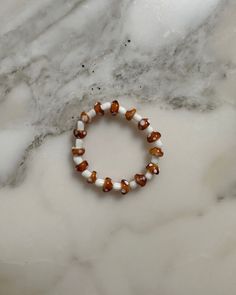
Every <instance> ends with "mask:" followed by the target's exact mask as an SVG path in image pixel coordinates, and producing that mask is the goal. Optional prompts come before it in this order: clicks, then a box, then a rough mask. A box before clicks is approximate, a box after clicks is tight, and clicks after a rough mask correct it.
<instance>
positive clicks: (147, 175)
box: [145, 172, 153, 180]
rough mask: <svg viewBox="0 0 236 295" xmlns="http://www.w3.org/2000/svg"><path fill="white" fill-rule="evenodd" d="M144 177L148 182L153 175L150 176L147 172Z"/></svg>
mask: <svg viewBox="0 0 236 295" xmlns="http://www.w3.org/2000/svg"><path fill="white" fill-rule="evenodd" d="M145 176H146V178H147V179H148V180H151V179H152V176H153V175H152V173H150V172H147V173H146V174H145Z"/></svg>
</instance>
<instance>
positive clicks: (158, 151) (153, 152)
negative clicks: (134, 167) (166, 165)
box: [149, 147, 164, 157]
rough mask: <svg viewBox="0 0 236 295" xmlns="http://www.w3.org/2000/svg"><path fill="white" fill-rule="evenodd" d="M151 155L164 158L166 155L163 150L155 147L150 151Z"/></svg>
mask: <svg viewBox="0 0 236 295" xmlns="http://www.w3.org/2000/svg"><path fill="white" fill-rule="evenodd" d="M149 153H150V154H151V155H152V156H156V157H163V155H164V153H163V151H162V149H160V148H158V147H153V148H151V149H150V150H149Z"/></svg>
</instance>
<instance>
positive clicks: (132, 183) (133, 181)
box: [129, 180, 138, 189]
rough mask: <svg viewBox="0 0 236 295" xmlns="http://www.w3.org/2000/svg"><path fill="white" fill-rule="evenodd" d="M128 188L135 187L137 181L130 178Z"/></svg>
mask: <svg viewBox="0 0 236 295" xmlns="http://www.w3.org/2000/svg"><path fill="white" fill-rule="evenodd" d="M129 185H130V188H131V189H135V188H136V187H137V186H138V185H137V182H136V181H135V180H132V181H130V184H129Z"/></svg>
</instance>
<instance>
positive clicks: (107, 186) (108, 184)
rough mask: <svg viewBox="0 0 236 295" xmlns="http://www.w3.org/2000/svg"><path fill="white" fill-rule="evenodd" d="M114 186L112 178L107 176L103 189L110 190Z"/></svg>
mask: <svg viewBox="0 0 236 295" xmlns="http://www.w3.org/2000/svg"><path fill="white" fill-rule="evenodd" d="M112 188H113V184H112V180H111V178H109V177H106V178H105V180H104V184H103V191H104V192H109V191H110V190H112Z"/></svg>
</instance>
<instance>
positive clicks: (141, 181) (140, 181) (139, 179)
mask: <svg viewBox="0 0 236 295" xmlns="http://www.w3.org/2000/svg"><path fill="white" fill-rule="evenodd" d="M134 180H135V181H136V182H137V184H139V185H140V186H144V185H145V184H146V182H147V178H146V176H145V175H143V174H135V176H134Z"/></svg>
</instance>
